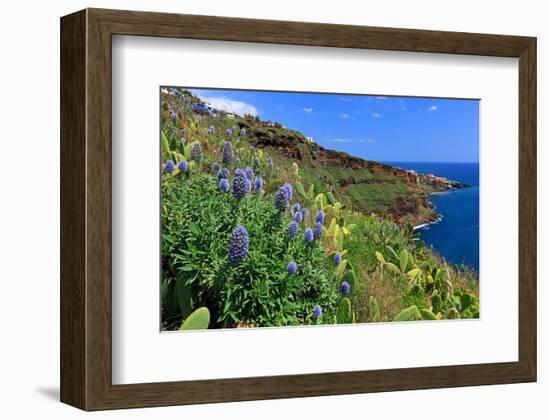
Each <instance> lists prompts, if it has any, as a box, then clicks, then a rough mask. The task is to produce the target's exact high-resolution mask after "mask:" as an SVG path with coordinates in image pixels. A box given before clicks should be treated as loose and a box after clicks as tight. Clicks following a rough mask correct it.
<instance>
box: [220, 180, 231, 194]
mask: <svg viewBox="0 0 550 420" xmlns="http://www.w3.org/2000/svg"><path fill="white" fill-rule="evenodd" d="M219 187H220V190H222V191H223V192H227V191H229V181H228V180H227V179H226V178H222V179H220V183H219Z"/></svg>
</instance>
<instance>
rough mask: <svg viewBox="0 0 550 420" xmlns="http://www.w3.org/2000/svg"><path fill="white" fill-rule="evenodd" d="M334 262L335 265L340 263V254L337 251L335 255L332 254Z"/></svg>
mask: <svg viewBox="0 0 550 420" xmlns="http://www.w3.org/2000/svg"><path fill="white" fill-rule="evenodd" d="M334 264H336V265H340V264H342V256H341V255H340V253H339V252H337V253H336V255H335V256H334Z"/></svg>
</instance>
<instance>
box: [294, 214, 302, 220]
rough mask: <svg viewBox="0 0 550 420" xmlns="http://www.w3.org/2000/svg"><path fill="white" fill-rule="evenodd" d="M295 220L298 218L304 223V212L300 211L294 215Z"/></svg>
mask: <svg viewBox="0 0 550 420" xmlns="http://www.w3.org/2000/svg"><path fill="white" fill-rule="evenodd" d="M294 220H296V221H297V222H298V223H302V213H300V212H298V213H296V214H295V215H294Z"/></svg>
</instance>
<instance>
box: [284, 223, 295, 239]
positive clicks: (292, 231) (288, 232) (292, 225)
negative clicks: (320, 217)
mask: <svg viewBox="0 0 550 420" xmlns="http://www.w3.org/2000/svg"><path fill="white" fill-rule="evenodd" d="M296 235H298V223H296V221H294V220H293V221H292V222H290V223H289V224H288V228H287V230H286V237H287V239H288V240H289V241H290V240H292V239H294V238H295V237H296Z"/></svg>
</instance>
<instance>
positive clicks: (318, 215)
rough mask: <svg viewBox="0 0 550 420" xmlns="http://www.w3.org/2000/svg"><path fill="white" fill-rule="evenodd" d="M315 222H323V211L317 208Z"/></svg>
mask: <svg viewBox="0 0 550 420" xmlns="http://www.w3.org/2000/svg"><path fill="white" fill-rule="evenodd" d="M317 223H321V224H323V223H325V213H324V212H323V210H319V211H318V212H317Z"/></svg>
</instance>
